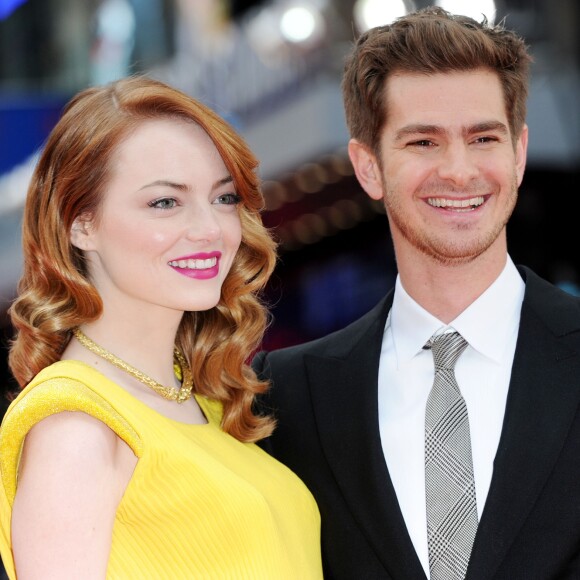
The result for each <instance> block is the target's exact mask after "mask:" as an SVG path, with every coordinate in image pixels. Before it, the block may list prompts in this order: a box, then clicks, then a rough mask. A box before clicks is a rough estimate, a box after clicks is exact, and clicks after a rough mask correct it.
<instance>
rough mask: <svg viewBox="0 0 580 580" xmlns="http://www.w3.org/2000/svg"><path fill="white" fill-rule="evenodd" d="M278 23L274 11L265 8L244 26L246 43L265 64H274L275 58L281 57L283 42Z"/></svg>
mask: <svg viewBox="0 0 580 580" xmlns="http://www.w3.org/2000/svg"><path fill="white" fill-rule="evenodd" d="M278 22H279V20H278V17H277V15H276V13H275V11H274V10H273V9H272V8H271V7H270V6H266V7H265V8H262V9H261V10H260V11H258V13H257V14H255V15H254V16H253V17H252V18H250V19H249V21H248V23H247V25H246V26H247V36H248V41H249V43H250V45H251V46H252V47H253V48H254V50H255V51H256V53H257V54H258V55H259V56H260V57H261V58H262V60H263V61H264V62H265V63H269V62H271V61H274V62H275V60H276V58H279V57H280V56H282V55H281V51H283V44H284V41H283V39H282V37H281V35H280V31H279V26H278ZM274 62H272V64H274Z"/></svg>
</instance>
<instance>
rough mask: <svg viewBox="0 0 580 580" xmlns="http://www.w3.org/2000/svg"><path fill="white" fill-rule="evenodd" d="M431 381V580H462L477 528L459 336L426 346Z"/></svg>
mask: <svg viewBox="0 0 580 580" xmlns="http://www.w3.org/2000/svg"><path fill="white" fill-rule="evenodd" d="M424 348H426V349H431V352H432V353H433V360H434V362H435V380H434V382H433V387H432V389H431V392H430V393H429V398H428V399H427V408H426V413H425V491H426V502H427V538H428V543H429V569H430V573H431V580H463V579H464V578H465V574H466V572H467V565H468V563H469V557H470V555H471V548H472V547H473V540H474V538H475V532H476V530H477V504H476V501H475V482H474V479H473V460H472V457H471V438H470V434H469V418H468V416H467V406H466V405H465V401H464V400H463V397H462V396H461V392H460V391H459V386H458V385H457V381H456V380H455V372H454V368H455V363H456V362H457V359H458V358H459V357H460V356H461V354H462V353H463V351H464V350H465V349H466V348H467V342H466V341H465V340H464V338H463V337H462V336H461V335H460V334H459V333H457V332H453V333H446V334H441V335H439V336H437V337H431V339H430V340H429V342H428V343H427V344H426V345H425V347H424Z"/></svg>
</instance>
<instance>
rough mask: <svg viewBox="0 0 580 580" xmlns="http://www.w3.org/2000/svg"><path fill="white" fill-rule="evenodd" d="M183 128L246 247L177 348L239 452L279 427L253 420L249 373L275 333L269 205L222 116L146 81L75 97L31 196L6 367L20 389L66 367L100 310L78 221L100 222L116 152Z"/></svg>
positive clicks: (183, 330) (251, 161) (255, 387)
mask: <svg viewBox="0 0 580 580" xmlns="http://www.w3.org/2000/svg"><path fill="white" fill-rule="evenodd" d="M163 117H166V118H176V119H185V120H188V121H193V122H195V123H197V124H198V125H199V126H200V127H202V129H204V131H205V132H206V133H207V134H208V135H209V137H210V138H211V139H212V141H213V143H214V144H215V146H216V148H217V150H218V151H219V153H220V155H221V157H222V159H223V161H224V163H225V165H226V167H227V169H228V171H229V172H230V174H231V176H232V179H233V182H234V185H235V188H236V192H237V193H238V194H239V195H240V196H241V198H242V202H241V204H240V206H239V212H240V220H241V224H242V242H241V245H240V249H239V250H238V252H237V254H236V256H235V259H234V262H233V264H232V267H231V270H230V272H229V273H228V275H227V277H226V279H225V281H224V284H223V287H222V294H221V299H220V302H219V304H218V305H217V306H216V307H215V308H212V309H211V310H208V311H204V312H186V313H185V315H184V317H183V319H182V322H181V325H180V327H179V330H178V333H177V337H176V342H177V344H178V346H179V347H180V348H181V350H182V351H183V353H184V354H185V356H186V358H187V359H188V361H189V363H190V364H191V367H192V372H193V378H194V384H195V387H196V392H198V393H200V394H202V395H206V396H208V397H210V398H212V399H215V400H218V401H221V402H222V404H223V409H224V414H223V421H222V427H223V429H224V430H225V431H227V432H228V433H230V434H231V435H233V436H234V437H236V438H238V439H239V440H241V441H256V440H258V439H260V438H263V437H265V436H267V435H269V434H270V432H271V430H272V428H273V420H272V419H271V418H269V417H263V416H256V415H254V413H253V411H252V406H253V401H254V397H255V395H256V394H257V393H260V392H262V391H263V390H264V389H265V388H266V386H267V385H266V384H265V383H263V382H261V381H258V380H257V378H256V375H255V373H254V372H253V371H252V370H251V368H250V367H249V366H248V362H247V358H248V356H249V355H250V354H251V353H252V352H253V350H254V349H256V348H257V347H258V344H259V342H260V340H261V339H262V336H263V333H264V330H265V328H266V325H267V322H268V316H267V310H266V308H265V307H264V305H263V304H262V303H261V302H260V300H259V293H260V291H261V290H262V289H263V287H264V285H265V284H266V282H267V280H268V278H269V276H270V274H271V273H272V270H273V268H274V265H275V261H276V254H275V244H274V241H273V240H272V238H271V236H270V234H269V233H268V231H267V230H266V229H265V228H264V226H263V225H262V221H261V218H260V211H261V210H262V208H263V204H264V200H263V197H262V193H261V191H260V187H259V181H258V177H257V174H256V168H257V164H258V163H257V160H256V158H255V157H254V155H253V154H252V153H251V151H250V150H249V149H248V147H247V145H246V144H245V143H244V141H243V140H242V138H241V137H240V136H239V135H238V134H237V133H236V132H235V131H234V130H233V129H232V127H230V125H228V124H227V123H226V122H225V121H224V120H223V119H222V118H221V117H219V116H218V115H216V114H215V113H214V112H213V111H211V110H210V109H208V108H207V107H205V106H203V105H202V104H200V103H199V102H197V101H195V100H194V99H192V98H191V97H189V96H188V95H186V94H184V93H182V92H180V91H178V90H176V89H174V88H172V87H169V86H167V85H165V84H164V83H161V82H159V81H156V80H154V79H150V78H148V77H145V76H132V77H128V78H125V79H122V80H119V81H116V82H114V83H111V84H109V85H106V86H103V87H94V88H89V89H86V90H84V91H82V92H80V93H78V94H77V95H76V96H75V97H73V98H72V99H71V101H70V102H69V103H68V104H67V106H66V107H65V109H64V112H63V115H62V117H61V119H60V121H59V122H58V124H57V125H56V127H55V128H54V129H53V131H52V133H51V134H50V136H49V138H48V140H47V142H46V145H45V147H44V150H43V152H42V155H41V157H40V159H39V162H38V164H37V167H36V169H35V172H34V175H33V176H32V180H31V183H30V186H29V189H28V196H27V199H26V205H25V209H24V221H23V251H24V273H23V275H22V278H21V280H20V282H19V286H18V297H17V298H16V300H15V302H14V303H13V305H12V307H11V308H10V316H11V319H12V323H13V325H14V327H15V329H16V337H15V339H14V341H13V343H12V345H11V350H10V355H9V364H10V368H11V370H12V373H13V374H14V376H15V377H16V379H17V381H18V382H19V384H20V385H21V386H24V385H26V384H27V383H28V382H30V380H31V379H32V378H33V377H34V375H36V374H37V373H38V372H39V371H40V370H42V369H43V368H44V367H46V366H48V365H50V364H52V363H53V362H55V361H57V360H59V359H60V356H61V353H62V351H63V350H64V348H65V346H66V345H67V344H68V342H69V340H70V338H71V329H73V328H74V327H76V326H79V325H81V324H83V323H85V322H90V321H92V320H95V319H97V318H98V317H99V316H100V314H101V312H102V308H103V304H102V301H101V299H100V297H99V294H98V292H97V290H96V289H95V288H94V287H93V285H92V284H91V282H90V280H89V277H88V274H87V270H86V265H85V262H84V258H83V252H82V251H80V250H78V249H77V248H75V247H74V246H73V245H72V244H71V243H70V239H69V238H70V230H71V227H72V225H73V221H74V219H75V218H76V217H78V216H80V215H83V214H84V215H93V216H96V215H97V213H98V210H99V206H100V200H101V198H102V194H103V189H104V188H105V187H106V184H107V181H108V175H109V171H110V165H111V158H112V157H113V155H114V153H115V150H116V147H117V146H118V145H119V143H120V142H121V141H122V140H123V139H124V138H126V137H127V136H128V135H129V134H130V133H131V131H133V130H134V129H135V128H136V127H137V126H138V125H139V124H140V123H142V122H143V121H146V120H148V119H157V118H163Z"/></svg>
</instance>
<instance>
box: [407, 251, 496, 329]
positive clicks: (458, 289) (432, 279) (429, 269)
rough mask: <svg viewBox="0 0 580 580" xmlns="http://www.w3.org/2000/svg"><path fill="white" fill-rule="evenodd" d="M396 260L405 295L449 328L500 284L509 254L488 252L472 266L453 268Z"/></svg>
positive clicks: (426, 260)
mask: <svg viewBox="0 0 580 580" xmlns="http://www.w3.org/2000/svg"><path fill="white" fill-rule="evenodd" d="M494 254H495V255H494ZM397 258H398V260H397V266H398V271H399V275H400V278H401V284H402V285H403V288H405V291H406V292H407V293H408V294H409V296H411V298H413V299H414V300H415V301H416V302H417V303H418V304H420V305H421V306H422V307H423V308H424V309H425V310H427V312H429V313H430V314H432V315H433V316H435V317H436V318H437V319H439V320H441V321H442V322H444V323H445V324H449V323H450V322H452V321H453V320H455V318H457V317H458V316H459V315H460V314H461V313H462V312H463V311H464V310H465V309H466V308H468V307H469V306H470V305H471V304H473V302H475V300H477V298H479V297H480V296H481V295H482V294H483V293H484V292H485V291H486V290H487V289H488V288H489V287H490V286H491V285H492V284H493V282H495V280H497V278H498V276H499V275H500V274H501V272H502V271H503V269H504V268H505V265H506V261H507V252H506V251H505V249H504V250H503V251H502V252H501V253H500V252H497V251H496V252H486V253H485V254H483V255H481V256H479V257H478V258H477V259H475V260H472V261H471V262H468V263H463V264H453V265H446V264H442V263H440V262H436V261H435V260H433V259H432V258H428V257H427V256H424V255H422V256H420V257H418V256H415V257H414V259H412V260H411V259H406V260H405V259H399V257H397Z"/></svg>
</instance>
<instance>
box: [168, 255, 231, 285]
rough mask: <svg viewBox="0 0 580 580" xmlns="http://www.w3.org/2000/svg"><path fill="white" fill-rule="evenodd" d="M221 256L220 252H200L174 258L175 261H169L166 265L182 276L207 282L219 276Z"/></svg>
mask: <svg viewBox="0 0 580 580" xmlns="http://www.w3.org/2000/svg"><path fill="white" fill-rule="evenodd" d="M221 256H222V253H221V252H200V253H198V254H191V255H190V256H181V257H180V258H175V260H170V261H169V262H168V264H169V266H170V267H171V268H173V270H175V271H176V272H177V273H178V274H181V275H182V276H187V277H188V278H195V279H196V280H209V279H210V278H215V277H216V276H217V275H218V274H219V271H220V265H219V264H220V258H221Z"/></svg>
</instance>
